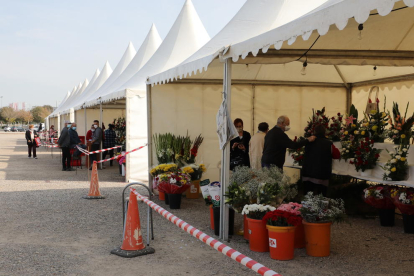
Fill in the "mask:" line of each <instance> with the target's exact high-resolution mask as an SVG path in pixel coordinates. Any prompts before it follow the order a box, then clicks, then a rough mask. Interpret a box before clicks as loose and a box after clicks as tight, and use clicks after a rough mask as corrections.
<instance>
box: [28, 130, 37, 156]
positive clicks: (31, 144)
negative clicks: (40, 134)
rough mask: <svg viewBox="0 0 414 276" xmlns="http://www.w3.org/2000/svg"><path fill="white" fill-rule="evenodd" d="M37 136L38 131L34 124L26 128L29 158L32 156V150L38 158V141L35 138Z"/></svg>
mask: <svg viewBox="0 0 414 276" xmlns="http://www.w3.org/2000/svg"><path fill="white" fill-rule="evenodd" d="M36 137H37V132H36V130H34V125H29V129H28V130H26V142H27V148H28V152H29V158H31V157H32V151H33V158H34V159H37V156H36V142H35V140H34V139H35V138H36Z"/></svg>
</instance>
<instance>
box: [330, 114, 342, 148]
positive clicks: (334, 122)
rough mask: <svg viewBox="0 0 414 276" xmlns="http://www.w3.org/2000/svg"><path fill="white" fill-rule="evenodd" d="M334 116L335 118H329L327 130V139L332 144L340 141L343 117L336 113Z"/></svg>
mask: <svg viewBox="0 0 414 276" xmlns="http://www.w3.org/2000/svg"><path fill="white" fill-rule="evenodd" d="M336 115H337V116H336V117H332V118H331V122H330V124H329V128H328V129H327V131H328V133H327V134H328V137H329V139H330V140H331V141H333V142H337V141H340V139H341V126H342V118H343V115H342V114H341V113H338V114H336Z"/></svg>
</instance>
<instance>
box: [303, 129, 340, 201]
mask: <svg viewBox="0 0 414 276" xmlns="http://www.w3.org/2000/svg"><path fill="white" fill-rule="evenodd" d="M325 133H326V129H325V127H324V126H323V125H317V126H316V127H315V135H316V137H317V139H316V140H315V142H314V143H310V144H308V145H307V146H306V147H305V156H304V159H303V166H302V181H303V183H304V185H305V190H304V191H305V194H307V193H308V192H314V194H322V195H323V196H325V197H326V196H327V192H328V185H329V179H330V178H331V174H332V158H334V159H339V157H340V153H339V150H338V149H337V148H336V147H335V146H334V145H333V143H332V142H331V141H330V140H329V139H327V138H326V137H325Z"/></svg>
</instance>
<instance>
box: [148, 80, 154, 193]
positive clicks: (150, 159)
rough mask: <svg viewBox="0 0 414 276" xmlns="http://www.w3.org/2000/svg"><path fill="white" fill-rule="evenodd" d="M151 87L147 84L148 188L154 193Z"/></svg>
mask: <svg viewBox="0 0 414 276" xmlns="http://www.w3.org/2000/svg"><path fill="white" fill-rule="evenodd" d="M151 113H152V110H151V85H150V84H147V139H148V187H149V188H150V190H151V191H153V188H154V187H152V175H151V174H150V173H149V172H150V170H151V167H152V162H153V160H152V118H151Z"/></svg>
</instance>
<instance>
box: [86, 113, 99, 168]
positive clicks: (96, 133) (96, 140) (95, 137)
mask: <svg viewBox="0 0 414 276" xmlns="http://www.w3.org/2000/svg"><path fill="white" fill-rule="evenodd" d="M93 127H94V128H95V131H94V132H93V134H92V141H91V151H97V150H99V149H100V146H101V142H102V128H100V127H99V121H98V120H95V121H93ZM97 154H99V153H95V154H91V155H89V159H90V164H91V165H92V164H93V161H96V160H97ZM89 169H90V170H92V166H91V167H90V168H89Z"/></svg>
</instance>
